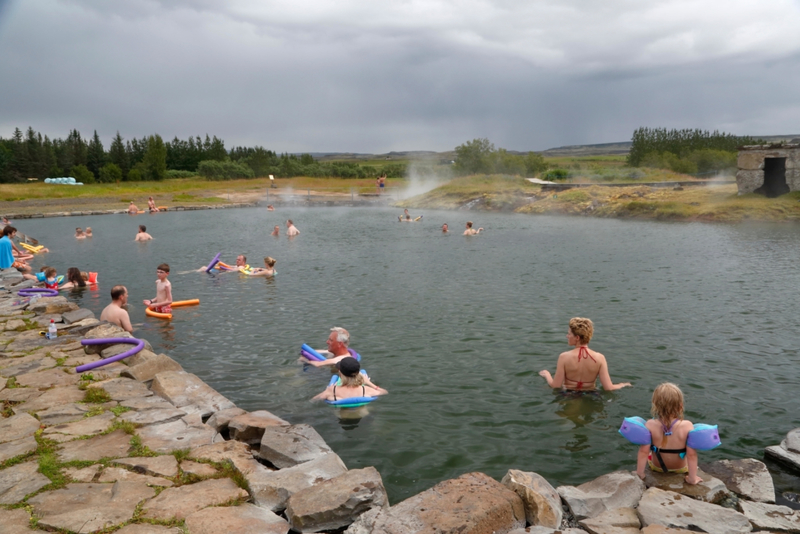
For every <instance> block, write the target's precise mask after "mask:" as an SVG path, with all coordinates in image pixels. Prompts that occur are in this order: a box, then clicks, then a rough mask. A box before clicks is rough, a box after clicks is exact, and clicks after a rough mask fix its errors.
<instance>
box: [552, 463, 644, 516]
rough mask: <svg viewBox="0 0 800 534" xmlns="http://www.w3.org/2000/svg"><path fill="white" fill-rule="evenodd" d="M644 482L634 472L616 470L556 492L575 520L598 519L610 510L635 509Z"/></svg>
mask: <svg viewBox="0 0 800 534" xmlns="http://www.w3.org/2000/svg"><path fill="white" fill-rule="evenodd" d="M644 489H645V486H644V482H642V480H641V479H640V478H639V477H638V476H636V474H635V473H632V472H630V471H614V472H613V473H608V474H606V475H602V476H600V477H598V478H596V479H594V480H592V481H590V482H587V483H585V484H581V485H580V486H577V487H576V486H559V487H558V488H557V489H556V491H558V494H559V495H561V498H562V499H564V502H566V503H567V506H569V509H570V511H571V512H572V515H574V516H575V519H578V520H581V519H586V518H590V517H595V516H597V515H600V514H601V513H603V512H605V511H606V510H614V509H615V508H633V507H635V506H636V503H637V502H639V499H640V498H641V496H642V493H644Z"/></svg>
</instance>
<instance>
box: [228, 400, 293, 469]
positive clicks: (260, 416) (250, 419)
mask: <svg viewBox="0 0 800 534" xmlns="http://www.w3.org/2000/svg"><path fill="white" fill-rule="evenodd" d="M225 411H226V412H228V413H230V410H225ZM214 415H216V414H214ZM212 417H214V416H212ZM217 424H219V423H217ZM288 425H289V423H288V422H287V421H284V420H283V419H281V418H280V417H278V416H277V415H273V414H271V413H270V412H268V411H267V410H258V411H255V412H250V413H247V412H245V413H242V414H240V415H236V416H234V417H232V418H231V419H230V420H229V421H228V431H229V433H230V436H231V439H235V440H236V441H241V442H244V443H247V444H248V445H256V444H258V443H261V437H262V436H263V435H264V429H265V428H268V427H272V426H288ZM287 467H288V466H287Z"/></svg>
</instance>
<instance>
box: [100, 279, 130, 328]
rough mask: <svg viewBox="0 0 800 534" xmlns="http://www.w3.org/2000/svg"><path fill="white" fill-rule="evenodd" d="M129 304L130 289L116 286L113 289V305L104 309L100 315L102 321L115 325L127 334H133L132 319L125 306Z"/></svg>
mask: <svg viewBox="0 0 800 534" xmlns="http://www.w3.org/2000/svg"><path fill="white" fill-rule="evenodd" d="M127 304H128V289H127V288H126V287H125V286H114V287H112V288H111V304H109V305H108V306H106V307H105V309H103V313H101V314H100V320H101V321H108V322H109V323H113V324H115V325H117V326H119V327H120V328H122V329H123V330H125V331H126V332H133V326H132V325H131V318H130V316H129V315H128V312H127V311H125V308H124V306H125V305H127Z"/></svg>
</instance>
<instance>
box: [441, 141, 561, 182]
mask: <svg viewBox="0 0 800 534" xmlns="http://www.w3.org/2000/svg"><path fill="white" fill-rule="evenodd" d="M455 152H456V157H455V164H454V165H453V168H454V170H455V172H456V173H457V174H462V175H466V174H513V175H519V176H535V175H536V174H538V173H540V172H542V171H544V170H546V169H547V167H548V165H547V163H545V161H544V158H543V157H542V156H541V155H540V154H537V153H535V152H528V153H527V154H526V155H524V156H522V155H517V154H512V153H510V152H509V151H508V150H506V149H505V148H500V149H496V148H495V147H494V144H493V143H491V142H490V141H489V140H488V139H486V138H481V139H473V140H472V141H467V142H466V143H464V144H463V145H458V146H457V147H456V150H455Z"/></svg>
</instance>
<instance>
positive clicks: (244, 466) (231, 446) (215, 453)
mask: <svg viewBox="0 0 800 534" xmlns="http://www.w3.org/2000/svg"><path fill="white" fill-rule="evenodd" d="M189 458H192V459H194V460H208V461H210V462H217V463H222V462H225V461H230V462H231V463H232V464H233V467H234V468H235V469H236V470H237V471H238V472H239V473H241V474H243V475H246V474H247V473H254V472H256V471H261V470H268V469H266V468H265V467H264V466H263V465H261V464H260V463H258V461H257V460H256V459H255V458H253V453H252V452H251V451H250V449H249V448H248V446H247V445H245V444H244V443H242V442H240V441H220V442H218V443H214V444H211V445H201V446H200V447H196V448H194V449H192V451H191V452H190V453H189Z"/></svg>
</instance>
